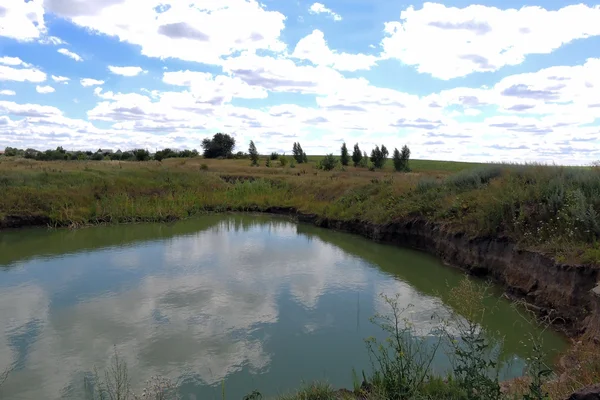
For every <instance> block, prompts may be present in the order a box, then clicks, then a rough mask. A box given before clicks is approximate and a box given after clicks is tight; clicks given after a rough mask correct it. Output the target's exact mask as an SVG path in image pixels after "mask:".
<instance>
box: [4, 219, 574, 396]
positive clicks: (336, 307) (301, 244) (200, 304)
mask: <svg viewBox="0 0 600 400" xmlns="http://www.w3.org/2000/svg"><path fill="white" fill-rule="evenodd" d="M461 277H462V274H461V273H460V272H459V271H457V270H454V269H452V268H449V267H446V266H444V265H442V264H441V263H440V262H439V261H438V260H437V259H436V258H434V257H431V256H428V255H426V254H423V253H420V252H416V251H411V250H406V249H399V248H395V247H392V246H386V245H380V244H376V243H373V242H370V241H368V240H365V239H363V238H360V237H357V236H353V235H348V234H343V233H338V232H333V231H328V230H323V229H319V228H316V227H313V226H309V225H303V224H296V223H293V222H291V221H288V220H286V219H282V218H272V217H266V216H251V215H244V216H240V215H234V216H231V215H228V216H207V217H202V218H200V219H194V220H187V221H182V222H177V223H173V224H139V225H122V226H107V227H95V228H86V229H81V230H77V231H68V230H45V229H26V230H19V231H10V232H0V370H4V368H12V372H11V373H10V375H9V376H8V379H7V380H6V382H5V383H4V385H3V386H2V387H0V398H2V399H4V398H6V399H41V398H43V399H62V398H66V399H80V398H84V395H83V388H84V378H85V376H86V375H87V374H89V373H91V371H92V370H93V368H94V367H98V368H100V369H102V368H104V367H105V366H106V365H107V363H108V361H109V359H110V356H111V355H112V353H113V349H114V346H116V348H117V349H118V351H119V354H120V355H121V357H122V359H123V360H125V361H126V362H127V365H128V367H129V371H130V377H131V380H132V383H133V386H134V388H136V389H139V387H140V385H141V384H142V383H143V382H144V381H145V380H146V379H148V378H149V377H151V376H153V375H163V376H167V377H169V378H171V379H173V380H174V381H179V382H180V383H181V392H182V394H183V395H184V396H185V397H184V398H185V399H200V398H202V399H207V398H208V399H212V398H215V399H220V398H221V396H222V389H223V385H224V387H225V392H226V397H227V398H230V399H235V398H241V397H242V396H243V395H244V394H247V393H249V392H251V391H252V390H254V389H259V390H260V391H261V392H262V393H263V394H266V395H275V394H278V393H283V392H287V391H289V390H291V389H293V388H295V387H297V386H299V385H300V384H301V383H302V382H306V381H311V380H315V379H318V380H327V381H329V382H330V383H331V384H333V385H334V386H337V387H351V386H352V375H351V371H352V368H355V369H356V370H357V371H361V370H362V369H365V370H368V369H369V366H370V363H369V359H368V354H367V352H366V350H365V346H364V342H363V339H364V338H365V337H368V336H377V337H381V332H380V331H379V330H378V328H376V327H374V326H373V325H372V324H370V323H369V317H371V316H372V315H373V314H374V313H375V312H385V311H387V309H386V308H385V307H384V306H383V303H382V301H381V299H380V297H379V294H380V293H386V294H396V293H398V294H400V301H401V302H402V304H404V305H406V304H409V303H411V304H413V305H414V308H412V310H411V313H410V315H409V318H410V319H411V320H412V321H413V323H414V324H415V326H417V327H418V328H419V329H420V331H422V332H429V331H431V330H432V329H434V328H435V327H436V322H435V321H432V319H431V316H432V315H433V314H439V315H445V313H447V308H446V306H445V305H444V302H443V301H444V299H445V297H446V296H447V294H448V288H449V287H451V286H453V285H456V284H457V282H458V281H459V280H460V279H461ZM493 309H494V314H493V315H489V316H488V318H487V320H486V321H485V325H486V327H487V328H489V329H491V330H493V331H499V332H500V333H501V334H502V335H503V336H504V345H505V348H504V352H503V355H502V357H503V359H504V360H505V361H509V365H508V366H507V367H506V368H505V370H504V374H505V376H506V377H511V376H517V375H520V374H521V373H522V370H523V366H524V363H523V359H524V357H526V353H525V348H524V346H523V345H522V344H521V341H522V340H524V339H526V336H525V334H524V331H525V330H531V329H535V328H532V327H531V326H530V325H529V324H527V323H525V322H524V321H523V319H522V318H521V317H519V315H518V313H517V311H516V310H515V309H514V308H513V307H512V306H511V305H510V304H509V303H508V302H506V301H494V303H493ZM544 337H545V340H544V343H545V346H546V347H547V349H548V351H549V352H551V354H555V352H556V351H559V350H561V349H563V348H564V342H563V340H562V339H561V338H560V337H559V336H558V335H555V334H553V333H551V332H546V333H545V334H544ZM448 367H449V365H448V360H447V358H446V356H445V354H443V353H440V354H439V355H438V357H437V358H436V360H435V363H434V368H435V369H436V370H437V371H445V370H447V369H448Z"/></svg>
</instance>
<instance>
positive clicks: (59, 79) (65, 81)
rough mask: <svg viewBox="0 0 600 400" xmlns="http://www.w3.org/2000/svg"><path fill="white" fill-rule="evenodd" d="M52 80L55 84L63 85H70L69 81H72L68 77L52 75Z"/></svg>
mask: <svg viewBox="0 0 600 400" xmlns="http://www.w3.org/2000/svg"><path fill="white" fill-rule="evenodd" d="M52 80H53V81H54V82H58V83H62V84H65V85H66V84H68V83H69V81H70V80H71V78H67V77H66V76H56V75H52Z"/></svg>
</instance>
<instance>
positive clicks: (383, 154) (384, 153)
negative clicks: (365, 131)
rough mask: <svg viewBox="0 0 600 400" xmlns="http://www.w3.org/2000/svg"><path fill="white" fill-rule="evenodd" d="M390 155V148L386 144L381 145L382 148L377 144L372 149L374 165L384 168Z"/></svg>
mask: <svg viewBox="0 0 600 400" xmlns="http://www.w3.org/2000/svg"><path fill="white" fill-rule="evenodd" d="M388 155H389V153H388V149H387V148H386V147H385V146H384V145H381V148H379V146H375V148H374V149H373V150H372V151H371V162H372V163H373V167H374V168H377V169H382V168H383V167H384V165H385V162H386V161H387V157H388Z"/></svg>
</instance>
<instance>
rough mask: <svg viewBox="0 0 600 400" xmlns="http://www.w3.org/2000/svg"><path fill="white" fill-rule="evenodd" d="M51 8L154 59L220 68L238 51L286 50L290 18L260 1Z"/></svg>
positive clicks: (135, 0) (90, 0) (59, 4)
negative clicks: (218, 65) (284, 34)
mask: <svg viewBox="0 0 600 400" xmlns="http://www.w3.org/2000/svg"><path fill="white" fill-rule="evenodd" d="M46 7H47V8H48V11H51V12H53V13H55V14H58V15H60V16H62V17H65V18H68V19H70V20H71V21H72V22H73V23H75V24H77V25H79V26H82V27H86V28H90V29H91V30H93V31H95V32H98V33H103V34H107V35H111V36H116V37H118V38H119V40H121V41H124V42H128V43H131V44H136V45H139V46H141V53H142V54H143V55H145V56H148V57H156V58H163V59H166V58H179V59H182V60H186V61H197V62H204V63H209V64H215V63H218V62H219V58H220V57H221V56H225V55H230V54H232V53H234V52H236V51H243V50H257V49H269V50H274V51H282V50H284V49H285V44H284V43H282V42H281V41H280V39H279V35H280V33H281V31H282V30H283V28H284V20H285V16H284V15H283V14H281V13H279V12H276V11H266V10H265V9H264V7H263V6H262V5H261V4H260V3H258V2H257V1H256V0H221V1H215V0H210V1H191V2H170V4H169V7H162V8H160V7H157V2H153V1H140V0H122V1H119V2H110V3H106V2H103V3H102V2H98V1H96V0H82V1H79V2H77V4H76V5H74V4H69V3H66V2H64V1H56V0H55V1H52V2H50V3H48V4H47V5H46ZM132 16H135V18H132ZM191 49H193V51H192V50H191Z"/></svg>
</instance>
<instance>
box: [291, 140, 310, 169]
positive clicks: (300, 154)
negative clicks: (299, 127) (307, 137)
mask: <svg viewBox="0 0 600 400" xmlns="http://www.w3.org/2000/svg"><path fill="white" fill-rule="evenodd" d="M292 157H294V160H296V162H297V163H298V164H302V163H305V162H308V160H307V159H306V153H305V152H304V150H302V146H300V143H296V142H294V148H293V150H292Z"/></svg>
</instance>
